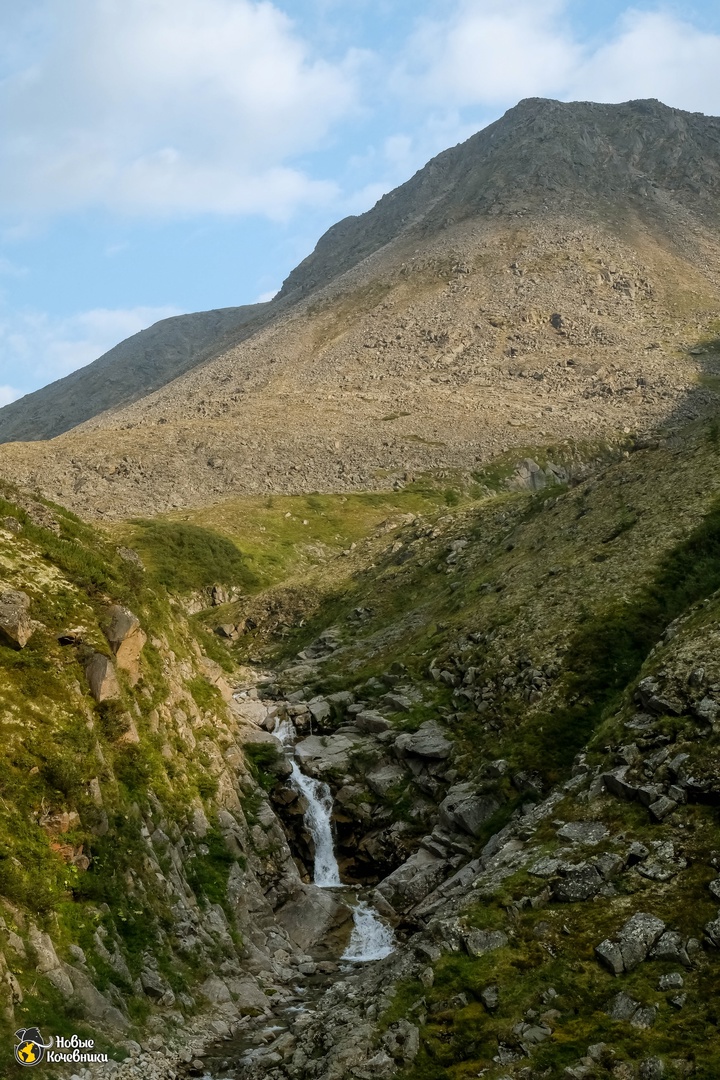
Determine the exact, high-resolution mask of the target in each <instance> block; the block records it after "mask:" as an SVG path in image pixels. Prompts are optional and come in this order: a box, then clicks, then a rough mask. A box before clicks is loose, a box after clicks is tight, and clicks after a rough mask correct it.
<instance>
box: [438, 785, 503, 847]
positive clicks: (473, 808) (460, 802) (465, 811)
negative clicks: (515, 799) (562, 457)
mask: <svg viewBox="0 0 720 1080" xmlns="http://www.w3.org/2000/svg"><path fill="white" fill-rule="evenodd" d="M499 808H500V801H499V799H497V798H496V797H495V796H494V795H479V794H478V793H477V792H476V791H475V790H474V788H473V785H472V784H455V785H453V787H451V788H450V790H449V791H448V793H447V795H446V796H445V798H444V799H443V801H442V802H441V803H440V824H441V825H443V826H444V827H445V828H446V829H450V830H452V829H458V828H459V829H462V830H463V831H464V832H466V833H469V834H470V835H471V836H479V835H480V833H481V831H482V827H483V825H484V824H485V822H486V821H488V820H489V819H490V818H491V817H492V816H493V814H494V813H495V811H496V810H498V809H499Z"/></svg>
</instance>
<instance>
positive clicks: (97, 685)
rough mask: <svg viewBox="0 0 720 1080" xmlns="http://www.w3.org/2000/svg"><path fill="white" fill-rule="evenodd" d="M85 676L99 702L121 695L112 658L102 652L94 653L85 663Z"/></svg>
mask: <svg viewBox="0 0 720 1080" xmlns="http://www.w3.org/2000/svg"><path fill="white" fill-rule="evenodd" d="M85 677H86V679H87V681H88V686H89V687H90V693H91V694H92V696H93V697H94V698H95V700H96V701H97V702H102V701H110V700H112V699H113V698H118V697H120V686H119V684H118V681H117V676H116V675H115V668H114V666H113V663H112V660H110V659H109V657H107V656H103V654H102V653H98V652H96V653H92V654H91V656H90V657H89V659H88V660H87V661H86V663H85Z"/></svg>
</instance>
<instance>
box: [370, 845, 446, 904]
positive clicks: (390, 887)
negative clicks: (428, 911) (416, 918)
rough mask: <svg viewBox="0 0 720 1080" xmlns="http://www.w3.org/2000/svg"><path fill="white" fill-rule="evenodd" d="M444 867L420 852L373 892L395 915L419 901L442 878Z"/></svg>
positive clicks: (444, 871) (427, 852) (422, 849)
mask: <svg viewBox="0 0 720 1080" xmlns="http://www.w3.org/2000/svg"><path fill="white" fill-rule="evenodd" d="M447 869H448V863H447V862H446V861H445V860H444V859H442V858H439V857H438V856H437V855H433V854H432V853H431V852H429V851H426V850H425V848H420V849H419V850H418V851H416V852H414V853H413V854H412V855H411V856H410V858H409V859H407V860H406V861H405V862H404V863H403V864H402V866H399V867H398V868H397V870H394V871H393V873H392V874H389V875H388V877H386V878H384V879H383V880H382V881H381V882H380V884H379V885H378V886H377V891H378V892H379V893H380V895H381V896H383V897H384V898H385V900H387V902H388V903H389V904H391V905H392V907H393V908H395V910H397V911H405V910H407V909H408V908H410V907H413V906H414V905H415V904H418V903H419V902H420V901H421V900H423V899H424V898H425V897H426V896H427V895H428V894H429V893H430V892H432V890H433V889H434V888H435V887H436V886H437V885H439V884H440V882H441V881H442V880H443V879H444V877H445V876H446V873H447Z"/></svg>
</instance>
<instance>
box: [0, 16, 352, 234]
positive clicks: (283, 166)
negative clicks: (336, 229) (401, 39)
mask: <svg viewBox="0 0 720 1080" xmlns="http://www.w3.org/2000/svg"><path fill="white" fill-rule="evenodd" d="M5 19H6V16H5V15H4V14H3V13H2V12H0V37H2V29H3V22H4V21H5ZM361 63H362V57H361V54H360V53H358V52H353V53H350V54H348V55H347V56H346V57H345V58H344V59H343V60H341V61H339V62H335V63H329V62H326V61H324V60H322V59H318V58H316V57H314V56H313V55H311V52H310V49H309V47H308V46H307V44H306V43H305V42H304V41H303V40H302V38H301V37H300V36H299V34H298V32H297V30H296V28H295V26H294V25H293V23H292V22H291V21H290V19H288V17H287V16H286V15H284V14H283V13H282V12H280V11H279V10H278V9H277V8H276V7H275V6H274V5H273V4H272V3H270V2H268V0H103V2H102V3H98V2H97V0H67V2H66V3H64V4H63V13H62V18H59V17H56V22H55V25H54V27H53V32H52V33H51V34H49V35H48V41H47V43H46V46H45V51H44V52H43V53H42V55H41V56H40V57H39V58H36V61H35V63H33V64H32V65H29V66H28V65H26V66H24V67H23V66H21V67H19V68H17V69H16V71H15V74H14V75H12V76H11V77H9V78H6V79H5V80H4V81H3V82H2V83H0V108H2V112H3V129H4V130H3V140H2V144H1V145H0V200H2V204H3V205H4V207H5V209H6V210H12V211H14V212H27V211H30V212H43V211H45V212H56V211H63V210H67V209H72V208H74V207H80V206H86V205H88V204H90V205H92V204H96V205H101V206H106V207H110V208H112V209H114V210H121V211H125V212H128V213H133V214H135V213H143V214H144V213H148V214H152V215H154V216H157V215H161V214H184V213H194V212H212V213H240V212H261V213H265V214H270V215H272V216H275V217H283V216H286V215H288V214H289V213H291V212H292V210H294V209H295V208H296V207H297V206H298V205H300V204H305V203H316V202H321V201H323V200H326V199H327V198H328V197H332V196H334V195H335V193H336V190H337V189H336V187H335V185H333V184H329V183H323V182H318V181H315V180H313V179H311V178H309V177H308V176H307V175H306V174H305V173H304V172H303V171H302V170H301V169H298V168H296V167H293V165H292V164H291V162H292V159H293V157H295V156H297V155H300V154H303V153H306V152H308V151H310V150H313V149H315V148H317V147H318V146H319V145H320V144H322V142H323V140H324V139H325V138H326V137H327V135H328V133H329V131H330V130H331V128H332V126H333V125H334V124H335V123H336V122H337V121H338V120H340V119H342V118H343V117H345V116H346V115H347V114H348V112H349V111H351V110H352V109H353V108H354V107H355V99H356V76H357V72H358V68H359V66H360V65H361Z"/></svg>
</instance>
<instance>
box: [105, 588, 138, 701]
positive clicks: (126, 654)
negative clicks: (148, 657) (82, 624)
mask: <svg viewBox="0 0 720 1080" xmlns="http://www.w3.org/2000/svg"><path fill="white" fill-rule="evenodd" d="M105 636H106V638H107V639H108V642H109V644H110V648H111V649H112V651H113V653H114V655H115V662H116V664H117V666H118V667H119V668H122V670H123V671H126V672H127V674H128V677H129V679H130V683H131V684H132V685H133V686H134V685H135V683H136V682H137V681H138V679H139V678H140V654H141V652H142V650H143V648H144V646H145V642H146V641H147V634H146V633H145V632H144V630H143V629H142V627H141V626H140V620H139V619H138V617H137V616H136V615H133V613H132V612H131V611H129V610H128V609H127V608H124V607H121V606H120V605H119V604H113V606H112V607H110V608H109V609H108V613H107V623H106V625H105Z"/></svg>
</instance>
